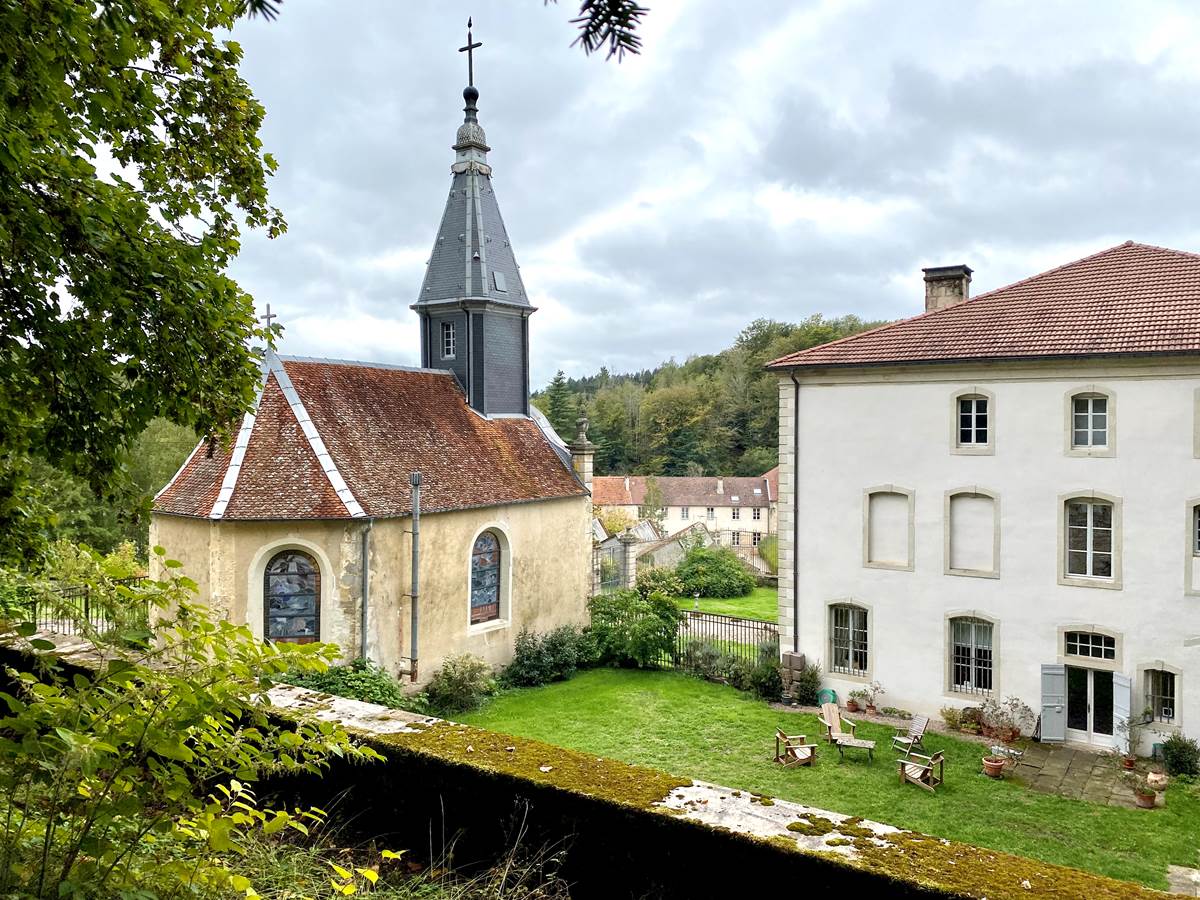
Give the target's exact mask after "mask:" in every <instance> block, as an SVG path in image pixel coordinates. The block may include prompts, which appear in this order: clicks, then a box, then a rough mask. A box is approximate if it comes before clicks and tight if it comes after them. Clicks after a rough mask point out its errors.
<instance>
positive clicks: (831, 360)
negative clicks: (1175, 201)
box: [768, 241, 1200, 369]
mask: <svg viewBox="0 0 1200 900" xmlns="http://www.w3.org/2000/svg"><path fill="white" fill-rule="evenodd" d="M1131 354H1133V355H1164V354H1200V255H1197V254H1194V253H1186V252H1184V251H1182V250H1169V249H1166V248H1163V247H1152V246H1149V245H1147V244H1136V243H1134V242H1133V241H1127V242H1126V243H1124V244H1119V245H1118V246H1116V247H1110V248H1109V249H1108V250H1104V251H1101V252H1100V253H1096V254H1094V255H1092V256H1088V257H1085V258H1083V259H1080V260H1076V261H1075V262H1072V263H1067V264H1066V265H1063V266H1059V267H1058V268H1055V269H1051V270H1049V271H1048V272H1043V273H1041V274H1040V275H1034V276H1032V277H1030V278H1026V279H1024V280H1023V281H1018V282H1016V283H1015V284H1010V285H1008V286H1007V287H1002V288H998V289H996V290H994V291H989V292H987V293H984V294H980V295H979V296H978V297H973V298H971V299H970V300H967V301H966V302H964V303H959V304H957V305H954V306H949V307H945V308H943V309H936V310H932V311H930V312H925V313H922V314H921V315H918V316H913V317H912V318H910V319H903V320H901V321H899V322H893V323H891V324H890V325H883V326H881V327H879V328H874V329H872V330H870V331H864V332H862V333H860V334H856V335H852V336H850V337H847V338H842V339H841V340H837V341H831V342H830V343H828V344H822V345H820V346H817V347H811V348H809V349H808V350H801V351H799V352H797V353H792V354H790V355H788V356H784V357H781V358H780V359H777V360H775V361H773V362H771V363H769V364H768V365H769V367H771V368H783V369H800V368H809V367H812V368H819V367H834V366H874V365H907V364H915V363H935V362H955V361H967V360H1023V359H1053V358H1056V357H1097V356H1116V355H1131Z"/></svg>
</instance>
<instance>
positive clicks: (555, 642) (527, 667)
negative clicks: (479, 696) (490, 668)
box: [500, 625, 593, 687]
mask: <svg viewBox="0 0 1200 900" xmlns="http://www.w3.org/2000/svg"><path fill="white" fill-rule="evenodd" d="M592 661H593V660H592V653H591V641H590V639H588V638H585V637H584V634H583V632H582V631H581V630H580V629H578V628H576V627H574V626H572V625H563V626H562V627H560V628H555V629H554V630H553V631H550V632H547V633H546V634H541V635H539V634H536V633H535V632H532V631H529V630H528V629H526V628H522V629H521V633H520V634H518V635H517V643H516V647H515V649H514V652H513V658H512V662H510V663H509V664H508V665H507V666H505V668H504V671H503V672H501V673H500V683H501V684H503V685H505V686H506V687H536V686H537V685H540V684H548V683H549V682H551V681H562V680H563V679H566V678H570V677H571V676H572V675H574V674H575V670H576V669H577V668H578V667H579V666H587V665H589V664H591V662H592Z"/></svg>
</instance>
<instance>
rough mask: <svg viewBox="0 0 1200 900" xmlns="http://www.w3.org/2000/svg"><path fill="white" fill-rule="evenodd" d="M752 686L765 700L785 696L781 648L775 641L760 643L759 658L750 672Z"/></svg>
mask: <svg viewBox="0 0 1200 900" xmlns="http://www.w3.org/2000/svg"><path fill="white" fill-rule="evenodd" d="M750 688H751V690H753V691H754V693H755V694H757V695H758V696H759V697H761V698H762V699H763V700H779V699H780V697H782V696H783V672H782V671H781V669H780V666H779V648H778V647H777V646H776V645H775V644H774V643H762V644H760V645H759V647H758V659H757V661H756V662H755V665H754V669H753V670H752V671H751V673H750Z"/></svg>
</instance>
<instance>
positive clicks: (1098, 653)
mask: <svg viewBox="0 0 1200 900" xmlns="http://www.w3.org/2000/svg"><path fill="white" fill-rule="evenodd" d="M1065 644H1066V646H1065V648H1064V652H1065V653H1066V655H1067V656H1086V657H1089V658H1091V659H1116V658H1117V639H1116V638H1114V637H1109V636H1108V635H1107V634H1096V633H1095V632H1093V631H1068V632H1067V635H1066V641H1065Z"/></svg>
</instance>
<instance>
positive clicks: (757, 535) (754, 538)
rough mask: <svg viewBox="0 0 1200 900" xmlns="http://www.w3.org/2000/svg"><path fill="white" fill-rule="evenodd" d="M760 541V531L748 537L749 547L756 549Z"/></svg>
mask: <svg viewBox="0 0 1200 900" xmlns="http://www.w3.org/2000/svg"><path fill="white" fill-rule="evenodd" d="M761 540H762V532H760V531H755V532H754V533H753V534H751V535H750V544H751V546H754V547H757V546H758V544H759V541H761Z"/></svg>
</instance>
